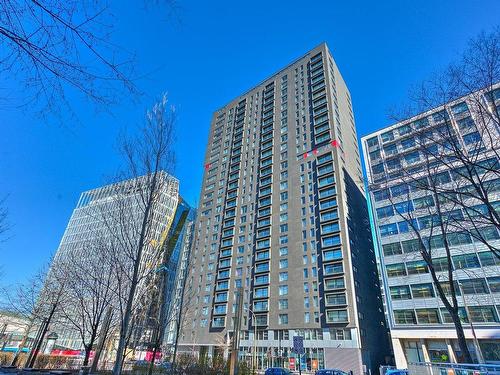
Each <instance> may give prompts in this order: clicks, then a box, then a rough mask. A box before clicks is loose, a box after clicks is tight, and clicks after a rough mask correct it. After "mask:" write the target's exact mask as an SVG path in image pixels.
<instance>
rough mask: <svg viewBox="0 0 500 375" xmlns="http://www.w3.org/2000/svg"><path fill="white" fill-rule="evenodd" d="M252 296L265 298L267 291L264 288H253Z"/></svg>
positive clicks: (267, 294)
mask: <svg viewBox="0 0 500 375" xmlns="http://www.w3.org/2000/svg"><path fill="white" fill-rule="evenodd" d="M254 297H255V298H267V297H269V291H268V289H267V287H266V288H255V289H254Z"/></svg>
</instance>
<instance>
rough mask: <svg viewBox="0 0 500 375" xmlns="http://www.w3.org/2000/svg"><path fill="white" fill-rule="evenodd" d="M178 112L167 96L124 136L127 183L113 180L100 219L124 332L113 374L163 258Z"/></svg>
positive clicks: (174, 183) (173, 191)
mask: <svg viewBox="0 0 500 375" xmlns="http://www.w3.org/2000/svg"><path fill="white" fill-rule="evenodd" d="M174 123H175V112H174V111H173V109H172V108H171V107H170V106H169V105H168V103H167V98H166V96H165V95H164V96H163V97H162V99H161V101H160V102H158V103H157V104H156V105H155V106H154V107H153V109H152V110H151V111H149V112H148V113H147V115H146V122H145V124H144V126H143V127H142V129H140V131H139V134H138V135H137V136H136V137H133V138H129V139H124V140H123V141H122V144H121V149H122V151H123V154H124V156H125V160H126V170H125V171H124V173H123V174H122V175H121V176H120V179H121V180H124V179H126V181H127V182H126V183H125V184H115V185H113V187H112V188H114V189H115V190H114V191H113V193H112V194H111V195H110V201H109V204H110V205H111V207H112V210H109V207H106V213H104V212H103V215H102V220H103V222H104V223H105V226H106V230H107V231H108V233H109V239H108V247H109V249H110V250H111V251H110V254H111V255H112V257H113V263H114V265H115V267H114V273H115V275H114V276H115V281H116V295H117V301H118V306H119V312H120V334H119V341H118V349H117V353H116V361H115V365H114V369H113V373H114V374H119V373H120V371H121V369H122V365H123V360H124V355H125V351H126V346H127V345H126V344H127V341H128V338H129V337H130V335H131V321H132V319H133V316H134V314H135V313H136V312H137V313H139V312H140V311H141V310H144V303H145V302H147V301H148V299H147V298H144V297H143V296H144V295H145V294H148V293H150V290H149V286H150V285H152V282H151V281H152V280H153V279H154V278H155V275H156V272H157V270H158V267H159V266H160V264H161V261H162V256H161V255H162V249H163V243H164V241H165V239H166V238H167V234H168V230H169V227H170V224H171V223H170V222H166V220H165V217H169V216H170V217H172V218H173V213H174V212H173V209H174V207H169V206H168V205H169V204H171V200H169V199H170V198H169V197H172V196H176V195H177V194H178V190H177V189H178V183H177V181H176V180H174V179H173V178H172V177H170V176H169V175H168V174H167V172H168V171H171V169H172V168H173V164H174V152H173V142H174Z"/></svg>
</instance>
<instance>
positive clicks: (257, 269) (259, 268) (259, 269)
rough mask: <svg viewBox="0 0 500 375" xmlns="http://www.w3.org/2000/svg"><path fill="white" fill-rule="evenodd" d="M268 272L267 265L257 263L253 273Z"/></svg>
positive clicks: (266, 263) (265, 263)
mask: <svg viewBox="0 0 500 375" xmlns="http://www.w3.org/2000/svg"><path fill="white" fill-rule="evenodd" d="M267 271H269V263H268V262H264V263H257V264H256V265H255V272H267Z"/></svg>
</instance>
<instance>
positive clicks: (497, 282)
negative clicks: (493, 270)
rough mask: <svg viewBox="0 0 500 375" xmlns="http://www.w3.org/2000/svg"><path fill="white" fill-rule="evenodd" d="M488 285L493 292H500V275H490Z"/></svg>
mask: <svg viewBox="0 0 500 375" xmlns="http://www.w3.org/2000/svg"><path fill="white" fill-rule="evenodd" d="M486 280H488V285H489V286H490V291H491V293H500V276H495V277H488V278H487V279H486Z"/></svg>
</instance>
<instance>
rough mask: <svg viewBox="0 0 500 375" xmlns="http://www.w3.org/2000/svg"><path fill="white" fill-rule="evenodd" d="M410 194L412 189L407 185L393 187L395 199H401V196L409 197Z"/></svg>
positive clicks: (392, 192) (392, 191)
mask: <svg viewBox="0 0 500 375" xmlns="http://www.w3.org/2000/svg"><path fill="white" fill-rule="evenodd" d="M409 192H410V187H409V186H408V185H406V184H400V185H395V186H393V187H391V194H392V196H393V197H399V196H400V195H407V194H408V193H409Z"/></svg>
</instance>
